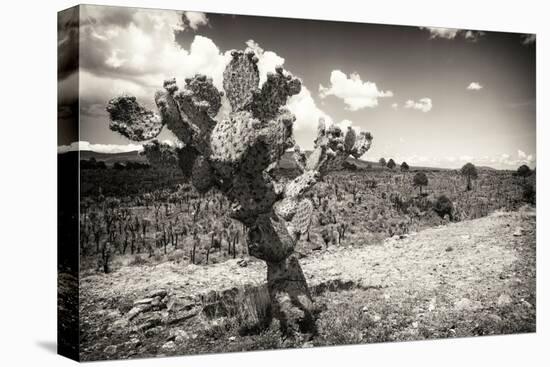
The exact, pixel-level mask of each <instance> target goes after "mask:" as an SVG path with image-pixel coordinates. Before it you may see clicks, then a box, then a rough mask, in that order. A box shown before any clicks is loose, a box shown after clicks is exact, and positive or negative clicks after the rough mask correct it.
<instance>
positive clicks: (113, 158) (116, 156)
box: [80, 150, 498, 172]
mask: <svg viewBox="0 0 550 367" xmlns="http://www.w3.org/2000/svg"><path fill="white" fill-rule="evenodd" d="M310 153H311V151H307V152H306V155H309V154H310ZM92 157H94V158H95V159H96V160H98V161H104V162H105V163H106V164H107V165H110V166H111V165H113V164H115V162H140V163H144V162H147V158H145V157H144V156H142V155H140V154H139V152H138V151H132V152H125V153H98V152H94V151H91V150H84V151H80V159H86V160H87V159H90V158H92ZM347 162H348V163H352V164H354V165H356V166H357V168H358V169H367V166H369V165H370V166H371V168H370V169H371V170H373V171H378V170H382V169H386V168H383V167H381V166H380V164H379V163H378V162H372V161H365V160H362V159H356V158H353V157H351V156H350V157H349V158H348V159H347ZM279 168H280V169H285V170H293V169H295V168H297V166H296V162H295V161H294V157H293V152H292V151H288V152H285V154H283V156H282V157H281V160H280V161H279ZM477 169H478V171H481V172H483V171H498V170H497V169H496V168H492V167H487V166H478V167H477ZM399 170H400V169H399V165H398V166H397V167H396V168H395V169H394V171H399ZM410 170H411V171H448V170H453V169H452V168H439V167H422V166H411V167H410Z"/></svg>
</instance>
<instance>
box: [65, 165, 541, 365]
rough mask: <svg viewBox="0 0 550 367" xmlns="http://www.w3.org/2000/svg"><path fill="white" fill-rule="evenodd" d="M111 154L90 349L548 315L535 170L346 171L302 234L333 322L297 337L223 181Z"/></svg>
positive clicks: (438, 328) (101, 181)
mask: <svg viewBox="0 0 550 367" xmlns="http://www.w3.org/2000/svg"><path fill="white" fill-rule="evenodd" d="M126 158H127V157H125V159H126ZM108 163H109V164H108V165H107V166H106V167H101V168H96V167H93V168H89V169H83V170H82V173H81V175H82V176H81V181H82V182H84V184H83V185H82V187H81V196H82V197H81V200H82V201H81V236H80V242H81V243H80V246H81V249H80V253H81V271H80V274H79V282H80V294H79V300H78V301H75V300H73V301H75V302H78V303H79V312H80V342H81V350H80V355H81V358H82V359H83V360H98V359H103V358H108V359H120V358H141V357H149V356H159V355H166V356H168V355H182V354H197V353H216V352H233V351H249V350H262V349H274V348H275V349H276V348H293V347H312V346H327V345H340V344H355V343H374V342H389V341H405V340H422V339H434V338H447V337H467V336H477V335H495V334H508V333H521V332H534V331H535V324H536V322H535V320H536V319H535V314H536V308H535V307H536V295H535V288H536V283H535V250H536V249H535V238H536V231H535V229H536V226H535V222H536V209H535V205H534V202H535V201H534V200H535V199H534V183H535V174H532V175H531V176H529V177H527V178H524V177H518V175H516V174H515V173H514V172H511V171H497V170H492V169H489V168H478V170H479V176H478V178H477V179H476V180H474V181H473V188H472V190H466V181H465V178H464V177H463V176H461V175H460V173H459V172H458V171H457V170H436V169H427V168H421V167H417V168H413V167H411V169H410V171H409V170H407V171H401V170H399V168H395V169H388V168H386V167H381V166H380V165H379V164H378V163H366V162H362V161H354V162H352V163H351V164H350V165H348V166H347V169H345V170H342V171H338V172H335V173H331V174H330V175H328V176H327V177H326V178H325V179H324V182H321V183H320V184H318V185H317V186H318V187H316V188H315V189H314V190H313V193H312V195H311V200H312V202H313V204H314V207H315V210H314V219H313V223H312V225H311V228H310V230H309V232H308V233H307V235H306V236H303V238H302V239H300V242H299V245H298V248H297V250H296V252H297V254H298V256H299V258H300V263H301V265H302V267H303V271H304V274H305V276H306V279H307V282H308V285H309V287H310V290H311V292H312V294H313V298H314V301H315V307H316V312H317V314H316V315H317V332H316V333H314V334H312V335H303V336H301V337H298V338H292V339H285V338H283V337H281V335H280V332H279V328H278V326H277V322H278V321H277V320H275V319H272V318H271V315H270V302H269V295H268V294H267V290H266V287H265V282H266V280H265V279H266V267H265V263H264V262H262V261H259V260H256V259H255V258H253V257H251V256H249V255H248V253H247V248H246V241H245V238H246V233H245V229H244V228H243V227H242V226H241V225H240V224H239V223H238V222H235V221H233V220H231V219H229V218H228V217H227V215H226V212H227V206H228V203H227V202H226V201H225V200H224V198H223V197H222V196H221V195H219V194H216V193H215V192H209V193H207V194H205V195H198V194H196V193H195V192H194V191H193V189H192V188H191V187H190V185H188V184H186V183H185V182H184V181H183V180H182V179H181V177H180V176H179V175H178V172H177V170H173V171H171V169H169V168H165V169H164V170H163V171H162V172H158V171H157V170H156V169H152V168H150V167H141V168H140V167H137V168H135V167H133V168H132V169H130V168H125V167H122V166H123V165H118V166H116V167H115V165H111V164H112V163H113V162H108ZM281 166H282V168H281V169H280V171H279V172H278V174H280V175H281V177H292V176H293V174H294V173H293V171H292V167H285V166H284V164H282V165H281ZM167 171H170V172H167ZM418 172H423V173H425V174H426V176H427V178H428V183H427V185H425V186H423V187H422V188H419V187H418V185H416V186H415V185H414V183H413V181H414V176H415V174H416V173H418ZM420 189H422V193H421V192H420ZM442 195H444V196H445V197H446V198H448V200H442V199H441V196H442ZM449 203H450V204H449ZM144 228H145V229H144Z"/></svg>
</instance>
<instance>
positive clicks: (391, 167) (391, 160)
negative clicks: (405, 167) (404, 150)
mask: <svg viewBox="0 0 550 367" xmlns="http://www.w3.org/2000/svg"><path fill="white" fill-rule="evenodd" d="M395 166H396V164H395V161H394V160H393V158H390V160H389V161H388V164H387V167H388V168H389V169H394V168H395Z"/></svg>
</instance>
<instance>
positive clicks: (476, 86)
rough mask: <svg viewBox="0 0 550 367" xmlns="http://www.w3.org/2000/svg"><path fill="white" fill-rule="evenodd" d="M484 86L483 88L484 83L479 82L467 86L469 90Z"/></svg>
mask: <svg viewBox="0 0 550 367" xmlns="http://www.w3.org/2000/svg"><path fill="white" fill-rule="evenodd" d="M482 88H483V85H481V84H479V83H478V82H471V83H470V84H468V86H467V87H466V89H468V90H480V89H482Z"/></svg>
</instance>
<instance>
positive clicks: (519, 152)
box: [518, 149, 527, 159]
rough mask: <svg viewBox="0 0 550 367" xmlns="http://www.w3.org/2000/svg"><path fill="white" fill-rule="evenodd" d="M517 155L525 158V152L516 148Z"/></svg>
mask: <svg viewBox="0 0 550 367" xmlns="http://www.w3.org/2000/svg"><path fill="white" fill-rule="evenodd" d="M518 157H519V159H526V158H527V154H525V152H524V151H523V150H520V149H518Z"/></svg>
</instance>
